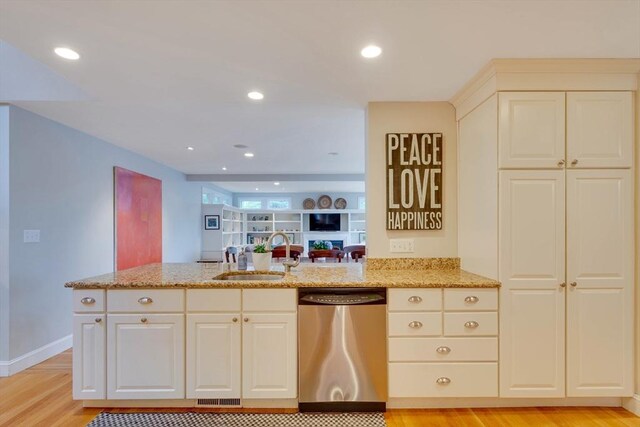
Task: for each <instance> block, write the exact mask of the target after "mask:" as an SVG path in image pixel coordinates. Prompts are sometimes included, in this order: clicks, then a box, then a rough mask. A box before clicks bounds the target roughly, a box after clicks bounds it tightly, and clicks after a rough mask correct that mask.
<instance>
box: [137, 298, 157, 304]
mask: <svg viewBox="0 0 640 427" xmlns="http://www.w3.org/2000/svg"><path fill="white" fill-rule="evenodd" d="M138 302H139V303H140V304H151V303H152V302H153V300H152V299H151V298H149V297H142V298H138Z"/></svg>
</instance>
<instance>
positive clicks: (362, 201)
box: [358, 196, 367, 210]
mask: <svg viewBox="0 0 640 427" xmlns="http://www.w3.org/2000/svg"><path fill="white" fill-rule="evenodd" d="M366 208H367V198H366V197H365V196H358V209H362V210H365V209H366Z"/></svg>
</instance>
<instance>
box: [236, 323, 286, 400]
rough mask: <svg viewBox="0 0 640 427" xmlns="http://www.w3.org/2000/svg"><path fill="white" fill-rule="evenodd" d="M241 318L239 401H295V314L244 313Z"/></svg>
mask: <svg viewBox="0 0 640 427" xmlns="http://www.w3.org/2000/svg"><path fill="white" fill-rule="evenodd" d="M243 316H244V318H243V328H242V397H243V398H245V399H251V398H295V397H296V396H297V382H298V379H297V378H298V349H297V345H296V343H297V338H298V335H297V324H296V314H295V313H287V314H255V313H244V315H243Z"/></svg>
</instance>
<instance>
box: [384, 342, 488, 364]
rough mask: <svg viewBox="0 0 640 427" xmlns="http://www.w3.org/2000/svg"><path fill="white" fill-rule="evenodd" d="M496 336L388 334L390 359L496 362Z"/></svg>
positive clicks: (398, 360)
mask: <svg viewBox="0 0 640 427" xmlns="http://www.w3.org/2000/svg"><path fill="white" fill-rule="evenodd" d="M497 360H498V339H497V338H413V337H412V338H389V361H390V362H495V361H497Z"/></svg>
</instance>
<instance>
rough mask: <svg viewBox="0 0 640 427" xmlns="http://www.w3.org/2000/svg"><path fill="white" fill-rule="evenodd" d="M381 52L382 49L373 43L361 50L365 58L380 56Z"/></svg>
mask: <svg viewBox="0 0 640 427" xmlns="http://www.w3.org/2000/svg"><path fill="white" fill-rule="evenodd" d="M381 53H382V49H381V48H380V47H378V46H376V45H373V44H370V45H369V46H367V47H365V48H364V49H362V50H361V51H360V55H362V56H364V57H365V58H376V57H378V56H380V54H381Z"/></svg>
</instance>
